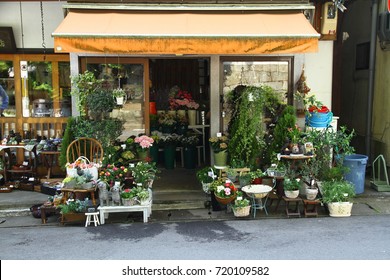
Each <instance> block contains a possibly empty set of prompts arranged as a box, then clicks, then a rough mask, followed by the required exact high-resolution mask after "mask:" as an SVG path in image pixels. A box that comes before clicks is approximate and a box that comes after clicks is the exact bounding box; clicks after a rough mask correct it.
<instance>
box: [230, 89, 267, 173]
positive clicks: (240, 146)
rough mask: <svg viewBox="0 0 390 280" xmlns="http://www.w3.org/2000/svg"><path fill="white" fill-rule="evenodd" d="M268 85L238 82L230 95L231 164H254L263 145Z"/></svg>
mask: <svg viewBox="0 0 390 280" xmlns="http://www.w3.org/2000/svg"><path fill="white" fill-rule="evenodd" d="M266 89H267V90H268V87H265V86H262V87H254V86H249V87H244V86H240V87H239V88H238V90H236V92H235V94H233V95H232V99H231V101H233V102H234V103H232V104H233V105H234V108H233V111H232V119H231V121H230V123H229V127H228V131H229V138H230V141H229V143H230V145H229V147H228V154H229V156H230V165H231V166H232V167H235V168H238V167H253V166H255V165H256V160H257V159H258V158H259V157H260V156H261V154H262V149H263V147H264V132H265V130H264V125H263V113H264V104H265V94H264V91H265V90H266Z"/></svg>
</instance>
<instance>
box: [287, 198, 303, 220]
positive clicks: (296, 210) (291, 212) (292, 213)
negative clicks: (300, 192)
mask: <svg viewBox="0 0 390 280" xmlns="http://www.w3.org/2000/svg"><path fill="white" fill-rule="evenodd" d="M283 200H284V202H285V204H286V215H287V217H288V218H290V217H298V218H300V217H301V211H300V209H299V204H300V202H302V198H300V197H297V198H288V197H285V196H283ZM290 204H292V205H293V206H294V204H295V208H293V209H291V208H290Z"/></svg>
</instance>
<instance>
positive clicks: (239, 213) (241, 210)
mask: <svg viewBox="0 0 390 280" xmlns="http://www.w3.org/2000/svg"><path fill="white" fill-rule="evenodd" d="M232 208H233V213H234V216H236V217H245V216H249V214H250V211H251V206H250V205H248V206H245V207H238V208H237V207H232Z"/></svg>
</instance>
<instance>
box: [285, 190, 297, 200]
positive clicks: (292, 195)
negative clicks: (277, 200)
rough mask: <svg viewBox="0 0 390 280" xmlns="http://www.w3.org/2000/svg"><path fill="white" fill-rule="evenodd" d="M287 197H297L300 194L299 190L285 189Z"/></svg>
mask: <svg viewBox="0 0 390 280" xmlns="http://www.w3.org/2000/svg"><path fill="white" fill-rule="evenodd" d="M284 194H285V195H286V197H287V198H297V197H298V196H299V190H296V191H284Z"/></svg>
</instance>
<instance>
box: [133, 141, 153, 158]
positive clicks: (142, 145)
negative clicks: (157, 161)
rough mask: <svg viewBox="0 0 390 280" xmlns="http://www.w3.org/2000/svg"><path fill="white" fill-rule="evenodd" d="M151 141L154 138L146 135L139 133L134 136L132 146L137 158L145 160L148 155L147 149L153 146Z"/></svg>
mask: <svg viewBox="0 0 390 280" xmlns="http://www.w3.org/2000/svg"><path fill="white" fill-rule="evenodd" d="M153 143H154V139H153V138H152V137H149V136H147V135H141V136H137V137H135V138H134V146H135V149H136V152H137V155H138V159H139V160H142V161H145V160H146V158H147V157H148V155H149V154H148V153H149V149H150V147H152V146H153Z"/></svg>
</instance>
